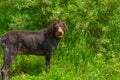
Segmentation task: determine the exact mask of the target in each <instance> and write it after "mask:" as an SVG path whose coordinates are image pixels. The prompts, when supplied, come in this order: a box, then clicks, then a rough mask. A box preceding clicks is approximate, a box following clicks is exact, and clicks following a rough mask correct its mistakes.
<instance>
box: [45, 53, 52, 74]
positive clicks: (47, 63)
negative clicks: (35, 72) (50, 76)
mask: <svg viewBox="0 0 120 80" xmlns="http://www.w3.org/2000/svg"><path fill="white" fill-rule="evenodd" d="M51 58H52V53H48V54H47V55H46V72H49V69H50V62H51Z"/></svg>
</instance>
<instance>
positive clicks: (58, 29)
mask: <svg viewBox="0 0 120 80" xmlns="http://www.w3.org/2000/svg"><path fill="white" fill-rule="evenodd" d="M53 31H54V34H55V37H56V38H58V39H61V38H63V36H64V34H65V32H67V31H68V27H67V25H66V24H65V23H64V22H62V21H60V20H56V21H55V22H54V23H53Z"/></svg>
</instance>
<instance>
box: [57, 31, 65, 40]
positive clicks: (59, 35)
mask: <svg viewBox="0 0 120 80" xmlns="http://www.w3.org/2000/svg"><path fill="white" fill-rule="evenodd" d="M63 36H64V33H61V32H57V33H56V37H57V38H59V39H61V38H63Z"/></svg>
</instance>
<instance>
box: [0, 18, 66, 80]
mask: <svg viewBox="0 0 120 80" xmlns="http://www.w3.org/2000/svg"><path fill="white" fill-rule="evenodd" d="M67 30H68V28H67V26H66V24H65V23H63V22H61V21H60V20H56V21H55V22H53V24H52V25H51V26H50V27H48V28H46V29H43V30H40V31H21V30H13V31H10V32H8V33H6V34H5V35H4V36H3V37H2V38H1V40H0V44H1V46H2V48H3V50H4V62H3V67H2V69H1V75H2V80H6V75H7V72H8V69H9V67H10V66H11V64H12V62H13V61H14V59H15V57H16V56H17V54H25V55H28V54H33V55H42V56H45V57H46V66H47V71H48V70H49V68H50V60H51V57H52V54H53V51H55V50H56V48H57V45H58V43H59V42H60V40H61V39H62V38H63V36H64V33H65V32H66V31H67Z"/></svg>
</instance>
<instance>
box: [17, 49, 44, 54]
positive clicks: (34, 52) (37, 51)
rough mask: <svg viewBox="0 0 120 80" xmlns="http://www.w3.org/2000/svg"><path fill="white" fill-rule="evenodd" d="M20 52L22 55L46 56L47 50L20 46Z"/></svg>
mask: <svg viewBox="0 0 120 80" xmlns="http://www.w3.org/2000/svg"><path fill="white" fill-rule="evenodd" d="M18 54H20V55H40V56H45V55H46V52H45V50H42V49H39V50H35V51H29V50H28V49H26V48H20V49H19V51H18Z"/></svg>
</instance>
